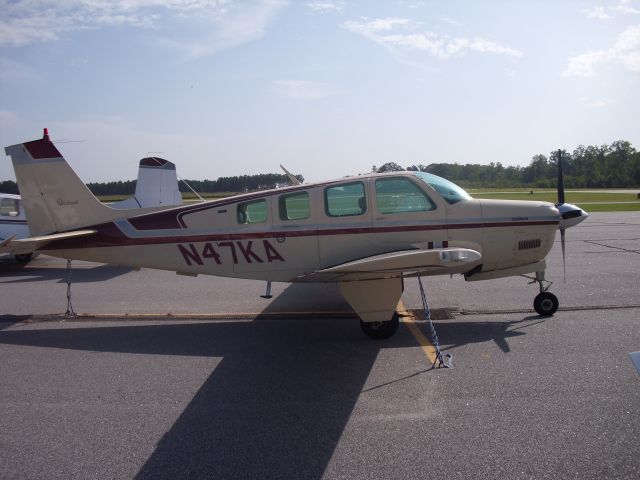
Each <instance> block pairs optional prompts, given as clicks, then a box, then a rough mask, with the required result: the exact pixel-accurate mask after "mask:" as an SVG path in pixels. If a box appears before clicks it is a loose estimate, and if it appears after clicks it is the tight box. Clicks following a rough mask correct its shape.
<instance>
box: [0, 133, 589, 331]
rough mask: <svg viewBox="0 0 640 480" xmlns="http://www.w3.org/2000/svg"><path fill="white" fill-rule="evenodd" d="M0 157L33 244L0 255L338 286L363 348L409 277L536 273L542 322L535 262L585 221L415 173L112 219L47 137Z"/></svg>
mask: <svg viewBox="0 0 640 480" xmlns="http://www.w3.org/2000/svg"><path fill="white" fill-rule="evenodd" d="M5 152H6V154H7V155H10V156H11V159H12V161H13V166H14V169H15V174H16V179H17V181H18V185H19V188H20V191H21V192H22V194H23V201H24V206H25V209H26V211H27V215H28V217H29V219H30V222H31V233H32V234H33V235H35V236H34V237H31V238H28V239H21V240H9V241H5V242H4V243H2V244H0V251H2V250H4V251H9V252H13V253H14V254H15V253H21V252H22V251H24V249H27V250H28V251H33V250H41V251H43V252H46V253H47V254H48V255H53V256H57V257H61V258H66V259H80V260H91V261H97V262H104V263H114V264H120V265H127V266H131V267H134V268H135V267H147V268H157V269H163V270H170V271H175V272H176V273H178V274H183V275H192V276H195V275H198V274H207V275H218V276H224V277H237V278H248V279H260V280H266V281H268V282H271V281H280V282H338V284H339V287H340V291H341V293H342V295H343V296H344V298H345V300H346V301H347V302H348V303H349V304H350V305H351V306H352V307H353V309H354V310H355V311H356V313H357V314H358V315H359V317H360V319H361V322H360V325H361V327H362V330H363V331H364V332H365V333H366V334H367V335H368V336H370V337H373V338H387V337H390V336H391V335H393V334H394V333H395V331H396V330H397V328H398V314H397V313H396V311H395V310H396V306H397V304H398V301H399V299H400V296H401V295H402V290H403V279H404V278H406V277H411V276H418V275H442V274H463V275H464V276H465V278H466V279H467V280H470V281H473V280H488V279H494V278H501V277H509V276H524V275H526V274H535V277H533V278H534V280H535V282H537V283H538V285H539V287H540V293H539V294H538V295H537V296H536V298H535V300H534V308H535V310H536V311H537V312H538V313H539V314H540V315H553V313H555V311H556V310H557V308H558V299H557V298H556V296H555V295H553V294H552V293H550V292H548V291H547V290H548V288H549V284H550V282H547V281H546V280H545V278H544V273H545V257H546V256H547V254H548V253H549V251H550V250H551V247H552V246H553V243H554V240H555V235H556V230H557V229H559V228H560V229H561V231H562V232H564V229H565V228H568V227H571V226H573V225H576V224H578V223H579V222H581V221H583V220H584V219H585V218H586V217H587V214H586V212H584V211H583V210H581V209H580V208H578V207H576V206H573V205H569V204H566V203H561V204H558V206H555V205H553V204H551V203H546V202H531V201H506V200H476V199H473V198H471V197H470V196H469V195H468V194H467V193H466V192H465V191H464V190H463V189H461V188H460V187H458V186H456V185H455V184H453V183H451V182H449V181H448V180H445V179H443V178H440V177H437V176H435V175H430V174H428V173H421V172H392V173H384V174H370V175H361V176H357V177H350V178H344V179H341V180H334V181H329V182H323V183H313V184H302V185H294V186H290V187H284V188H280V189H276V190H269V191H261V192H255V193H248V194H243V195H238V196H233V197H229V198H225V199H221V200H213V201H208V202H204V203H199V204H196V205H189V206H181V207H177V208H165V207H160V208H157V207H155V208H146V209H145V208H143V209H137V210H115V209H112V208H109V207H108V206H105V205H103V204H102V203H100V202H99V201H98V200H97V199H96V198H95V197H94V196H93V195H92V194H91V192H90V191H89V190H88V189H87V188H86V186H85V185H84V184H83V183H82V181H81V180H80V179H79V178H78V177H77V175H76V174H75V172H74V171H73V170H72V169H71V167H70V166H69V165H68V164H67V162H66V161H65V160H64V158H63V157H62V155H61V154H60V152H59V151H58V149H57V148H56V147H55V145H54V144H53V143H51V142H50V141H49V139H48V135H46V134H45V136H44V138H42V139H40V140H34V141H30V142H26V143H21V144H17V145H13V146H10V147H6V148H5ZM560 171H561V169H560ZM562 240H563V244H564V234H563V235H562ZM563 251H564V250H563Z"/></svg>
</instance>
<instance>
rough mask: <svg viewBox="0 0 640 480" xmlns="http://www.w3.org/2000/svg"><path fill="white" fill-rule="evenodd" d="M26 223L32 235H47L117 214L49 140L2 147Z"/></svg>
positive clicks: (45, 134) (47, 137)
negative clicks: (79, 175) (87, 184)
mask: <svg viewBox="0 0 640 480" xmlns="http://www.w3.org/2000/svg"><path fill="white" fill-rule="evenodd" d="M4 150H5V153H6V154H7V155H10V156H11V160H12V162H13V168H14V170H15V174H16V180H17V182H18V188H19V189H20V195H21V196H22V204H23V206H24V209H25V212H26V214H27V218H28V221H29V229H30V230H31V235H46V234H49V233H53V232H64V231H68V230H73V229H76V228H81V227H86V226H89V225H95V224H98V223H102V222H107V221H111V220H113V219H115V218H117V217H118V216H120V215H119V214H118V213H117V212H115V211H113V210H111V209H110V208H109V207H107V206H105V205H103V204H102V203H100V201H99V200H98V199H97V198H96V197H95V196H94V195H93V194H92V193H91V191H90V190H89V189H88V188H87V186H86V185H85V184H84V183H83V182H82V180H80V178H79V177H78V176H77V175H76V173H75V172H74V171H73V170H72V169H71V167H70V166H69V164H68V163H67V162H66V161H65V159H64V158H63V157H62V155H61V154H60V152H59V151H58V149H57V148H56V147H55V145H54V144H53V143H52V142H51V141H50V140H49V135H48V133H47V129H45V133H44V136H43V138H42V139H40V140H34V141H31V142H26V143H20V144H17V145H12V146H10V147H5V149H4Z"/></svg>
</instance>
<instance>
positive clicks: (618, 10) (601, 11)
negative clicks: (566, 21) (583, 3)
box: [582, 0, 640, 20]
mask: <svg viewBox="0 0 640 480" xmlns="http://www.w3.org/2000/svg"><path fill="white" fill-rule="evenodd" d="M582 12H583V13H584V14H586V15H587V17H589V18H595V19H596V20H611V19H612V18H614V17H615V16H617V14H622V15H638V14H640V8H636V7H634V6H632V0H618V3H616V4H609V5H606V6H602V5H597V6H594V7H591V8H587V9H584V10H582Z"/></svg>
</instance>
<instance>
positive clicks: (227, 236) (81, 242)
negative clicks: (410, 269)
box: [45, 221, 558, 250]
mask: <svg viewBox="0 0 640 480" xmlns="http://www.w3.org/2000/svg"><path fill="white" fill-rule="evenodd" d="M557 224H558V222H557V221H536V222H495V223H474V224H453V225H446V224H439V225H407V226H394V227H376V228H371V227H364V228H324V229H315V230H298V231H265V232H246V233H220V234H199V235H173V236H161V235H158V236H156V237H146V238H131V237H127V236H126V235H125V234H123V233H122V231H121V230H120V229H119V228H118V227H117V226H116V225H115V224H113V223H108V224H102V225H97V226H94V227H89V228H91V229H93V230H97V233H96V235H92V236H89V237H83V238H75V239H74V238H72V239H66V240H57V241H55V242H51V243H50V244H48V245H47V246H46V247H45V249H46V250H64V249H75V248H99V247H117V246H133V245H163V244H170V243H187V242H188V243H198V242H218V241H225V240H255V239H265V238H293V237H312V236H334V235H358V234H377V233H402V232H417V231H430V230H446V229H457V230H460V229H465V228H468V229H477V228H486V227H488V228H506V227H514V226H518V227H522V226H537V225H554V226H555V225H557Z"/></svg>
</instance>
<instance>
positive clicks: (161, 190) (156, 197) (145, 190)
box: [111, 157, 182, 209]
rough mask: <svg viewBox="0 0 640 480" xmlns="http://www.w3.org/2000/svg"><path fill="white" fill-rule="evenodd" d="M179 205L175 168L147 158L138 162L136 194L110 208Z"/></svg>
mask: <svg viewBox="0 0 640 480" xmlns="http://www.w3.org/2000/svg"><path fill="white" fill-rule="evenodd" d="M180 204H182V194H181V193H180V189H179V188H178V176H177V174H176V166H175V165H174V164H173V163H171V162H169V161H168V160H164V159H162V158H157V157H148V158H143V159H142V160H140V168H139V169H138V181H137V182H136V193H135V195H134V196H133V198H127V199H126V200H122V201H120V202H115V203H112V204H111V208H116V209H127V208H145V207H160V206H171V205H173V206H175V205H180Z"/></svg>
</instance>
